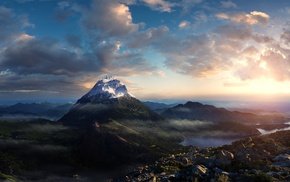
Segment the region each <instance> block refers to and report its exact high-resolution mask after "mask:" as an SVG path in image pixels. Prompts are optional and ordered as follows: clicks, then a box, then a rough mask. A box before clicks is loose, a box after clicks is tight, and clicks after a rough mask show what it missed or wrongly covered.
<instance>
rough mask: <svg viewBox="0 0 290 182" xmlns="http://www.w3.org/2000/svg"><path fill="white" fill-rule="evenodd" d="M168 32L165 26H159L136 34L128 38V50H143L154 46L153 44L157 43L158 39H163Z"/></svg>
mask: <svg viewBox="0 0 290 182" xmlns="http://www.w3.org/2000/svg"><path fill="white" fill-rule="evenodd" d="M168 32H169V28H168V27H167V26H159V27H157V28H156V27H154V28H149V29H147V30H145V31H142V32H138V33H136V34H134V35H132V37H131V38H130V40H129V41H128V43H127V46H128V47H129V48H135V49H136V48H143V47H146V46H150V45H154V42H156V41H157V42H159V41H160V39H162V38H163V37H165V36H166V35H167V34H168Z"/></svg>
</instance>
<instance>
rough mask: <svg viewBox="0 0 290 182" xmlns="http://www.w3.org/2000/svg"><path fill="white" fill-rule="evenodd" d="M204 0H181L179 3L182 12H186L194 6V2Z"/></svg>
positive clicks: (197, 2)
mask: <svg viewBox="0 0 290 182" xmlns="http://www.w3.org/2000/svg"><path fill="white" fill-rule="evenodd" d="M203 1H204V0H182V1H181V2H180V4H179V6H181V8H182V14H187V13H189V12H190V10H191V9H192V8H193V7H194V6H196V4H199V3H201V2H203Z"/></svg>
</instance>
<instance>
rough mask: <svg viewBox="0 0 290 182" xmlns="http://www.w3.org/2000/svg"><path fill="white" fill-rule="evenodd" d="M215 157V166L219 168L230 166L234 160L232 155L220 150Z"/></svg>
mask: <svg viewBox="0 0 290 182" xmlns="http://www.w3.org/2000/svg"><path fill="white" fill-rule="evenodd" d="M216 157H217V158H216V160H215V165H216V166H217V167H220V168H225V167H228V166H229V165H230V164H231V162H232V160H233V159H234V154H233V153H231V152H229V151H226V150H221V151H220V152H219V153H218V154H217V155H216Z"/></svg>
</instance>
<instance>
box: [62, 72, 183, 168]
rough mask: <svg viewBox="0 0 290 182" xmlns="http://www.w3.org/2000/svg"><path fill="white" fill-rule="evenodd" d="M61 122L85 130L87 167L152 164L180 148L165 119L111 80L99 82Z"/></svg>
mask: <svg viewBox="0 0 290 182" xmlns="http://www.w3.org/2000/svg"><path fill="white" fill-rule="evenodd" d="M59 122H61V123H63V124H64V125H66V126H70V127H75V128H79V129H81V130H85V133H84V136H83V141H82V143H81V145H80V148H79V154H78V155H79V157H80V160H81V161H83V162H84V164H85V165H88V166H94V167H112V166H116V165H121V164H126V163H131V162H133V163H136V162H138V161H139V162H142V161H143V162H145V161H151V160H153V159H156V158H157V157H160V156H162V155H165V154H168V153H175V152H176V151H177V150H178V148H180V146H179V144H178V142H179V140H178V139H176V137H175V136H170V135H168V134H166V132H165V131H164V129H163V128H164V124H165V123H164V120H163V118H162V117H161V116H159V115H158V114H156V113H155V112H154V111H152V110H151V109H150V108H149V107H148V106H146V105H144V104H143V103H142V102H141V101H139V100H138V99H136V98H135V97H134V96H132V95H131V94H130V93H129V92H128V91H127V88H126V86H125V85H124V84H123V83H122V82H120V81H119V80H117V79H115V78H112V77H105V78H104V79H102V80H99V81H98V82H97V83H96V84H95V86H94V87H93V88H92V89H91V90H90V91H89V92H88V93H87V94H85V95H84V96H83V97H81V98H80V99H79V100H78V101H77V102H76V104H75V105H74V106H73V107H72V108H71V110H70V111H69V112H68V113H67V114H65V115H64V116H63V117H62V118H61V119H60V120H59ZM180 138H181V137H180ZM172 146H176V147H172Z"/></svg>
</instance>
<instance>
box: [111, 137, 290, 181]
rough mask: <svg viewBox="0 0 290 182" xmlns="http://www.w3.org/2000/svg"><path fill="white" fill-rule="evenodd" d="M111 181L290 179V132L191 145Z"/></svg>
mask: <svg viewBox="0 0 290 182" xmlns="http://www.w3.org/2000/svg"><path fill="white" fill-rule="evenodd" d="M111 181H113V182H123V181H130V182H132V181H211V182H215V181H218V182H222V181H223V182H226V181H242V182H243V181H245V182H251V181H264V182H265V181H290V131H280V132H276V133H273V134H270V135H264V136H258V137H250V138H247V139H244V140H239V141H236V142H233V143H232V144H231V145H224V146H222V147H210V148H205V149H200V148H198V147H190V148H189V151H188V152H187V153H183V154H178V155H172V156H168V157H164V158H161V159H159V160H158V161H156V162H155V164H153V165H148V166H144V167H139V168H137V169H135V170H134V171H132V172H130V173H128V174H127V175H126V176H124V177H121V178H118V179H114V180H111Z"/></svg>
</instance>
